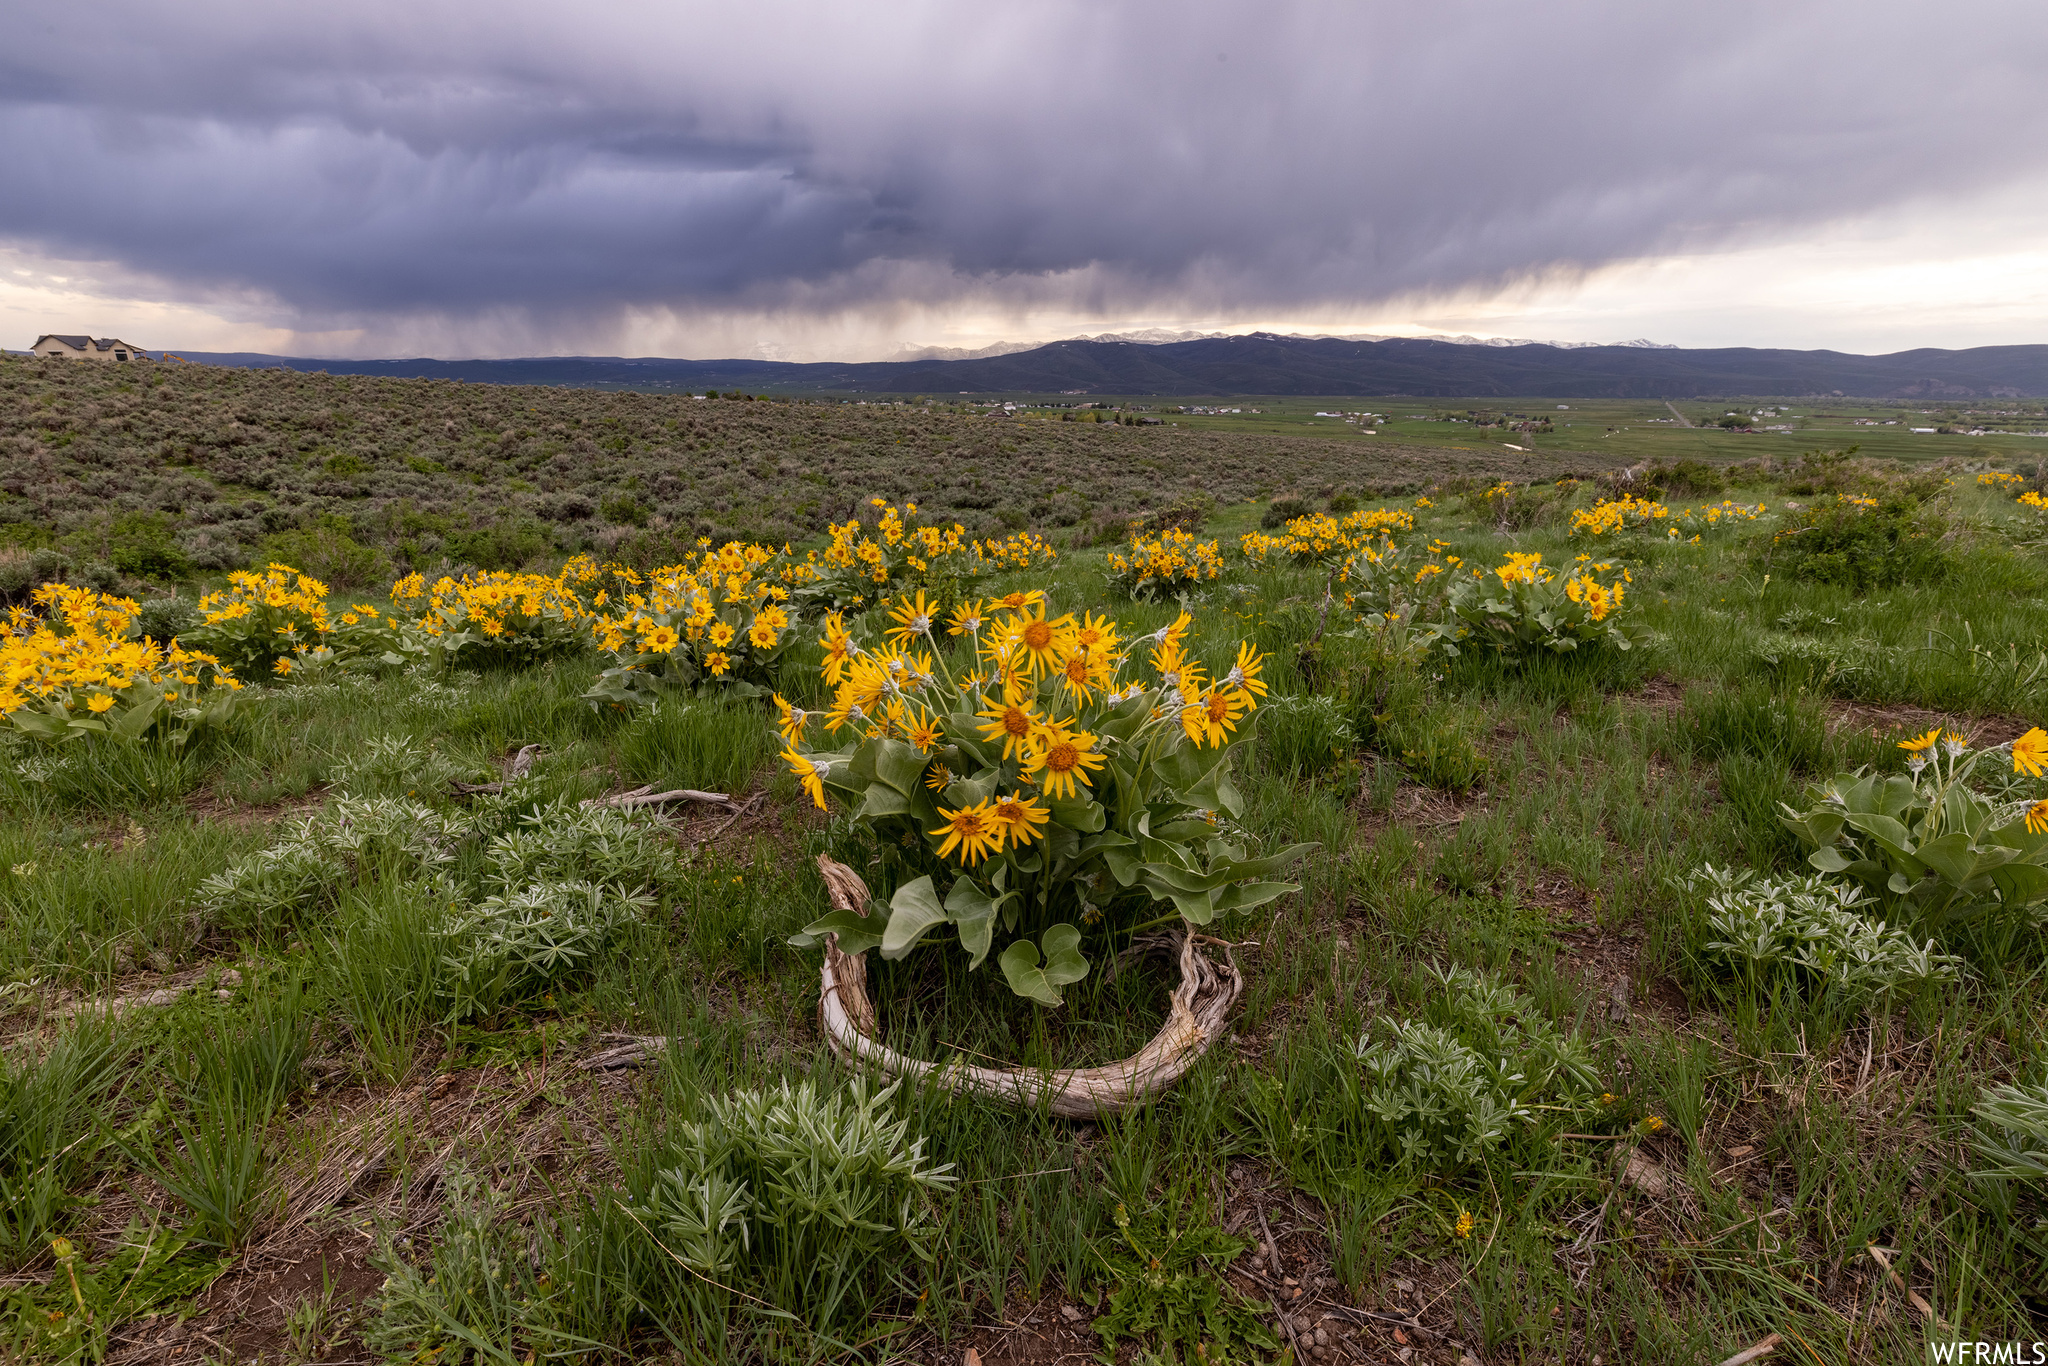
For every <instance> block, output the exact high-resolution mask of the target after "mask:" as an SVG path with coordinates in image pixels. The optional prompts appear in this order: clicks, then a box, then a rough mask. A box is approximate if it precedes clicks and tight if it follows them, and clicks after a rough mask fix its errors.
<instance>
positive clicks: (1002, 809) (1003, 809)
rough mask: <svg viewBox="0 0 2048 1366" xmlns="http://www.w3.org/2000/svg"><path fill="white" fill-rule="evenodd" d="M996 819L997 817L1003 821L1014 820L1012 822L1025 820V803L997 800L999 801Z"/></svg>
mask: <svg viewBox="0 0 2048 1366" xmlns="http://www.w3.org/2000/svg"><path fill="white" fill-rule="evenodd" d="M996 819H997V820H1003V821H1012V822H1015V821H1021V820H1023V819H1024V805H1023V803H1022V802H997V803H996Z"/></svg>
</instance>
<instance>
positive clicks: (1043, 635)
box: [1024, 621, 1052, 650]
mask: <svg viewBox="0 0 2048 1366" xmlns="http://www.w3.org/2000/svg"><path fill="white" fill-rule="evenodd" d="M1024 643H1025V644H1026V645H1029V646H1030V647H1031V648H1032V649H1034V650H1043V649H1044V648H1045V647H1046V646H1048V645H1050V644H1052V624H1051V623H1050V622H1044V621H1034V622H1032V623H1031V624H1030V625H1029V626H1026V627H1025V628H1024Z"/></svg>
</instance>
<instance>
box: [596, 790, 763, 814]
mask: <svg viewBox="0 0 2048 1366" xmlns="http://www.w3.org/2000/svg"><path fill="white" fill-rule="evenodd" d="M670 802H702V803H703V804H704V805H706V806H716V807H721V808H723V809H724V810H727V811H730V812H732V813H733V814H734V815H738V814H739V811H740V804H739V803H738V802H736V801H734V800H733V799H732V798H731V797H728V796H726V795H725V794H724V793H723V792H699V791H697V790H696V789H695V788H690V787H678V788H675V789H674V790H672V791H669V792H656V791H655V790H654V789H653V788H652V787H651V786H650V787H636V788H634V789H633V790H632V791H630V792H620V793H617V794H615V795H613V796H610V797H591V798H588V799H587V800H585V801H584V802H583V803H582V805H584V806H610V807H616V808H618V809H619V810H621V811H632V810H636V809H638V808H640V807H643V806H665V805H667V804H668V803H670Z"/></svg>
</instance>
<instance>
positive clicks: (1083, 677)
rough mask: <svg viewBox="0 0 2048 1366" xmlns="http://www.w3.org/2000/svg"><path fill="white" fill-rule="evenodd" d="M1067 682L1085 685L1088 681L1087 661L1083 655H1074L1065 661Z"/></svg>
mask: <svg viewBox="0 0 2048 1366" xmlns="http://www.w3.org/2000/svg"><path fill="white" fill-rule="evenodd" d="M1067 681H1068V682H1070V683H1086V682H1087V681H1088V659H1087V657H1086V656H1085V655H1075V656H1074V657H1073V658H1072V659H1070V660H1068V661H1067Z"/></svg>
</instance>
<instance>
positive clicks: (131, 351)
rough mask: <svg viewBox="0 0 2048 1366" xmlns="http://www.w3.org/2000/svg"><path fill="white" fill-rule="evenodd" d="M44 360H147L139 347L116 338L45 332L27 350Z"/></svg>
mask: <svg viewBox="0 0 2048 1366" xmlns="http://www.w3.org/2000/svg"><path fill="white" fill-rule="evenodd" d="M29 349H30V350H31V351H33V352H35V353H36V354H37V355H38V356H41V357H43V358H44V359H46V360H114V361H122V360H148V359H149V357H148V356H146V355H144V354H143V352H142V348H141V347H139V346H130V345H129V344H128V343H127V342H124V341H122V340H120V339H119V338H118V337H67V336H60V335H59V334H57V333H55V332H45V333H44V334H43V335H42V336H40V337H37V338H36V344H35V345H34V346H32V347H30V348H29Z"/></svg>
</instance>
